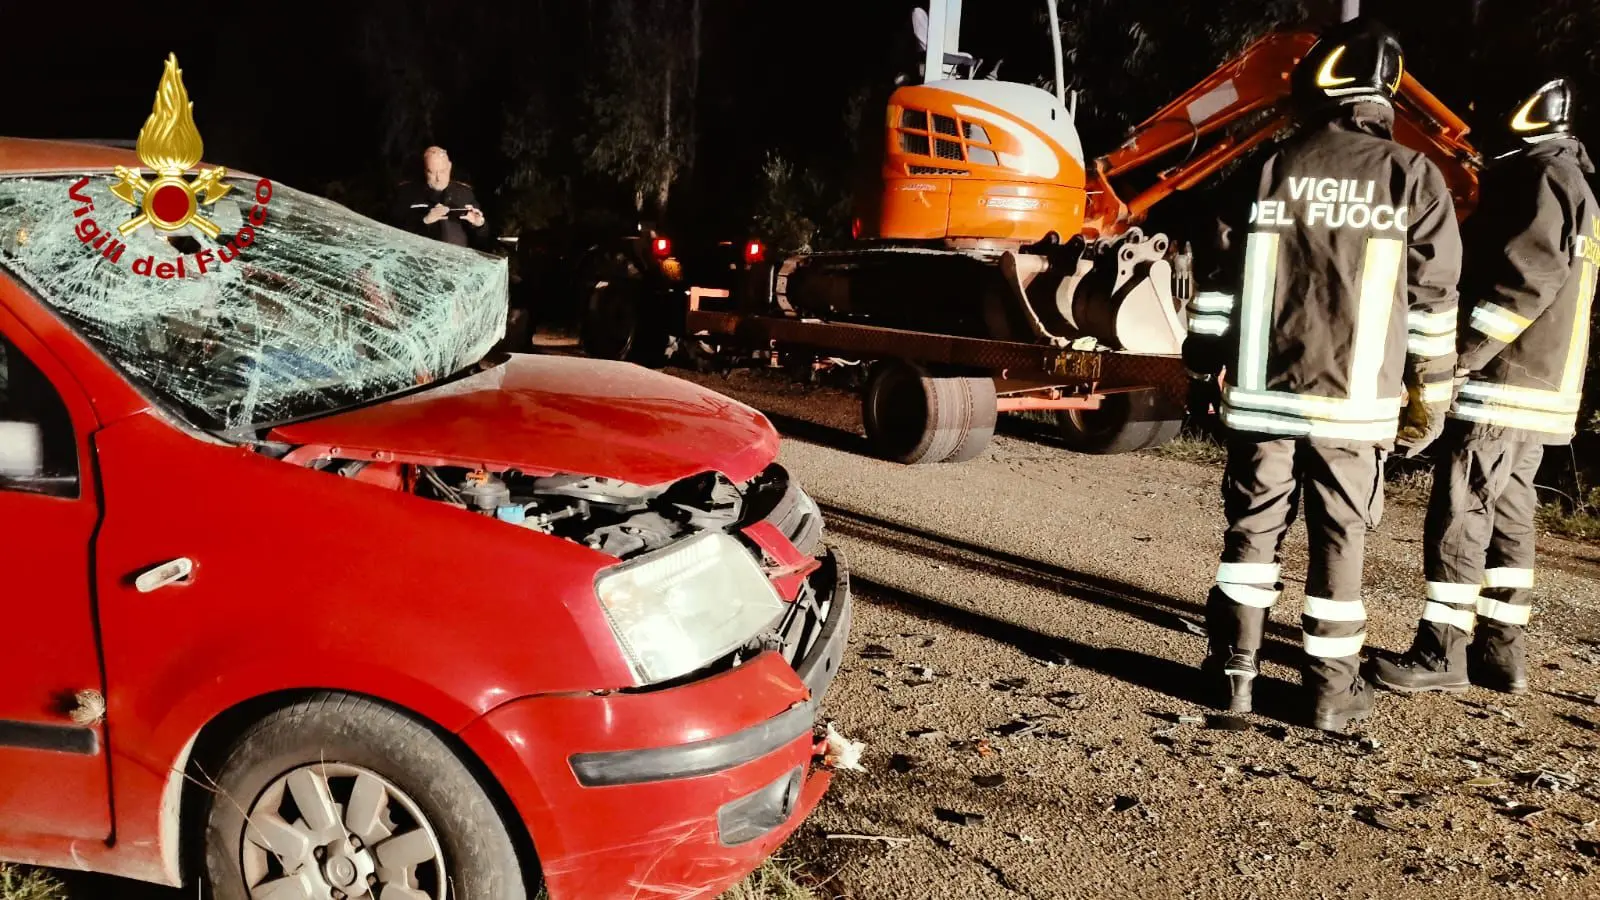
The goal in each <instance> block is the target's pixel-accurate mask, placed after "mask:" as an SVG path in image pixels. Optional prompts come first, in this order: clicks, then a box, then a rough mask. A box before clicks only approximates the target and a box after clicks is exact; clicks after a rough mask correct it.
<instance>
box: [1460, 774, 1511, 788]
mask: <svg viewBox="0 0 1600 900" xmlns="http://www.w3.org/2000/svg"><path fill="white" fill-rule="evenodd" d="M1505 783H1506V782H1505V779H1503V778H1496V777H1494V776H1493V775H1479V776H1478V777H1476V778H1468V779H1467V780H1466V781H1463V782H1462V784H1464V785H1466V786H1467V787H1475V788H1491V787H1502V786H1504V785H1505Z"/></svg>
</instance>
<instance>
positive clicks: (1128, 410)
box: [1056, 391, 1183, 455]
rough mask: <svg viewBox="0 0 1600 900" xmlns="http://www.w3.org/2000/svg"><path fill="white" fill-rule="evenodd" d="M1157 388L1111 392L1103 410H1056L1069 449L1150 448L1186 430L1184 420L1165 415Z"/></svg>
mask: <svg viewBox="0 0 1600 900" xmlns="http://www.w3.org/2000/svg"><path fill="white" fill-rule="evenodd" d="M1158 402H1159V401H1158V398H1157V397H1156V394H1155V392H1154V391H1131V392H1128V393H1123V394H1108V395H1106V397H1105V399H1104V400H1101V401H1100V408H1099V409H1085V410H1068V411H1064V412H1059V413H1056V428H1057V430H1058V432H1059V433H1060V435H1061V440H1062V442H1063V443H1065V444H1066V445H1067V449H1068V450H1072V451H1075V452H1077V453H1092V454H1097V455H1105V454H1112V453H1132V452H1133V451H1135V450H1149V449H1152V448H1155V447H1159V446H1161V445H1162V444H1165V443H1166V442H1167V441H1170V440H1172V439H1173V438H1175V437H1177V436H1178V432H1180V431H1182V430H1183V420H1182V419H1181V418H1178V419H1167V418H1162V417H1161V414H1160V412H1159V410H1158V407H1157V404H1158Z"/></svg>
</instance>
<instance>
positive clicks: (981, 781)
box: [972, 774, 1006, 788]
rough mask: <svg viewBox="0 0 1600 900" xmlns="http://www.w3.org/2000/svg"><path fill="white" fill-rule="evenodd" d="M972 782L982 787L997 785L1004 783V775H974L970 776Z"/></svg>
mask: <svg viewBox="0 0 1600 900" xmlns="http://www.w3.org/2000/svg"><path fill="white" fill-rule="evenodd" d="M972 783H973V784H975V785H977V786H978V787H982V788H992V787H999V786H1000V785H1002V784H1005V783H1006V777H1005V776H1004V775H1000V774H994V775H974V776H972Z"/></svg>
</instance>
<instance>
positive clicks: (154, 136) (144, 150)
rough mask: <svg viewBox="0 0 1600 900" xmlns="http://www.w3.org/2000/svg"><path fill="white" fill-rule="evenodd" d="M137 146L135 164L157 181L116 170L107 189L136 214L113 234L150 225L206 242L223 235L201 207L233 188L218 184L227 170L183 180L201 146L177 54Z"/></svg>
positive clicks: (165, 71) (163, 75)
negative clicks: (188, 231)
mask: <svg viewBox="0 0 1600 900" xmlns="http://www.w3.org/2000/svg"><path fill="white" fill-rule="evenodd" d="M136 147H137V150H138V153H139V161H140V162H142V163H144V164H145V165H146V166H148V167H149V168H150V169H153V170H154V171H155V176H156V177H155V179H154V180H153V181H150V180H146V179H145V177H144V175H142V174H141V173H140V170H138V169H133V170H129V169H127V168H126V167H123V166H117V167H116V169H115V172H116V175H117V182H116V183H115V184H113V185H112V186H111V193H112V194H114V195H116V197H117V199H119V200H121V201H123V202H124V203H127V204H128V205H129V206H133V207H135V208H137V209H138V210H139V213H138V215H135V216H134V217H133V218H131V219H129V220H128V221H126V222H123V223H122V224H121V225H119V226H117V230H118V231H119V232H121V233H123V234H131V233H133V232H134V231H136V230H138V229H139V228H142V227H143V226H145V225H150V226H152V227H154V228H157V229H160V230H161V231H177V230H178V229H180V228H183V227H184V226H185V225H193V226H194V227H195V228H196V229H197V230H199V231H200V232H202V233H203V234H205V235H206V236H207V237H209V238H215V237H217V235H219V234H221V233H222V229H221V228H218V227H217V224H216V223H215V222H212V221H211V220H210V219H208V218H206V217H205V216H204V215H202V214H201V212H200V208H201V207H202V206H210V205H211V204H213V203H216V202H217V201H218V200H220V199H222V197H223V195H225V194H227V193H228V191H229V190H231V187H230V186H229V185H226V184H223V183H222V179H223V178H225V177H227V174H228V170H227V169H224V168H222V167H220V166H218V167H217V168H215V169H203V170H201V172H200V174H198V175H196V176H195V178H194V180H193V181H191V180H189V179H188V178H187V177H185V176H186V175H187V174H188V171H189V169H190V168H192V167H193V166H194V165H195V164H196V163H198V162H200V156H201V153H202V147H203V145H202V144H201V142H200V130H199V129H198V128H195V127H194V103H193V102H191V101H190V100H189V92H188V91H187V90H185V89H184V86H183V70H182V69H179V68H178V57H177V54H173V53H169V54H167V64H166V67H165V68H164V69H163V70H162V72H161V85H160V86H159V87H157V88H156V102H155V107H154V108H153V109H152V110H151V111H150V118H148V119H146V120H145V123H144V127H143V128H141V129H139V143H138V144H137V145H136Z"/></svg>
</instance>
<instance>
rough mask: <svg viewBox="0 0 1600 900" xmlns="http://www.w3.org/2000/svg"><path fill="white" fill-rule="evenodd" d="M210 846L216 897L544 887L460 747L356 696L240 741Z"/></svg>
mask: <svg viewBox="0 0 1600 900" xmlns="http://www.w3.org/2000/svg"><path fill="white" fill-rule="evenodd" d="M318 784H320V785H321V786H320V787H317V785H318ZM380 791H381V792H382V795H381V797H379V796H378V792H380ZM362 798H365V799H362ZM302 803H305V804H306V807H302V806H301V805H300V804H302ZM318 805H320V806H321V808H322V812H320V813H318V812H316V811H315V809H314V808H315V807H316V806H318ZM308 809H309V810H310V811H308ZM329 810H331V813H330V812H329ZM296 816H298V818H296ZM247 817H248V818H247ZM273 817H275V818H273ZM247 825H248V827H249V829H251V832H252V835H253V836H252V837H251V838H249V839H247V837H246V831H247ZM280 826H282V828H280ZM361 831H365V832H366V834H367V839H366V840H361V839H360V838H359V833H360V832H361ZM335 833H337V835H338V836H337V837H332V838H331V839H330V841H329V842H328V843H327V844H322V843H320V842H321V840H322V838H323V837H327V836H330V835H333V834H335ZM269 834H270V835H271V836H270V837H269V836H268V835H269ZM352 834H354V835H357V838H356V839H355V840H352V839H351V837H350V836H351V835H352ZM204 841H205V866H206V873H207V876H208V877H209V881H210V887H211V896H212V897H214V898H215V900H260V898H261V897H262V896H264V895H266V894H268V892H269V889H267V888H265V887H264V886H266V885H270V884H271V883H272V882H273V881H275V880H277V879H282V878H285V877H293V878H295V879H296V880H297V881H300V882H302V883H305V884H307V885H310V886H311V888H312V890H310V891H309V892H308V893H310V895H312V896H319V895H318V894H316V893H315V890H316V889H321V888H328V887H332V886H334V885H335V884H336V883H338V885H339V886H340V887H341V891H342V892H343V893H344V894H345V895H346V896H352V897H362V896H369V895H371V896H379V897H382V896H388V895H389V894H390V893H392V894H394V895H395V896H405V897H429V898H435V897H442V896H444V894H445V888H444V886H448V895H449V896H450V897H452V898H454V897H474V898H479V897H481V898H487V900H527V898H529V897H530V896H532V895H533V894H534V893H535V892H536V891H537V889H538V887H539V880H538V878H537V876H530V875H525V874H524V870H523V866H522V860H521V859H520V857H519V854H518V852H517V844H516V841H515V840H514V839H513V838H512V835H511V832H510V830H509V829H508V828H507V825H506V821H505V819H504V818H503V817H502V815H501V812H500V809H499V806H498V805H497V804H496V803H495V801H494V799H493V798H492V797H491V796H490V794H489V792H488V791H486V790H485V789H484V786H483V785H482V784H481V783H480V782H479V781H478V779H477V778H476V777H475V776H474V775H473V773H472V771H471V770H470V769H469V768H468V767H467V765H466V764H465V763H464V762H463V761H462V759H461V758H460V757H459V756H458V755H457V754H456V753H455V752H454V751H453V750H452V749H451V748H450V746H449V745H447V744H446V743H445V741H444V740H443V739H442V738H441V737H440V736H439V735H438V734H436V733H435V732H434V731H433V730H432V729H430V728H428V727H427V726H426V725H424V724H423V723H422V722H420V721H418V720H417V719H414V718H412V717H411V716H409V715H407V714H405V713H403V712H401V711H399V710H396V709H393V708H390V707H387V706H384V705H381V704H378V703H375V702H373V701H370V700H366V699H364V698H360V697H354V696H350V695H346V694H336V693H323V694H319V695H316V696H314V697H311V698H309V699H307V700H303V701H301V702H298V703H295V704H293V705H290V706H287V707H284V708H283V709H279V710H277V711H275V712H273V713H271V714H269V715H267V716H265V717H264V718H262V719H261V720H260V721H258V722H256V723H255V724H253V725H251V726H250V727H249V728H247V729H246V730H245V731H244V732H243V733H242V734H241V735H240V736H239V737H238V739H237V740H236V741H234V743H233V744H232V746H231V748H230V749H229V750H228V751H227V754H226V756H225V758H224V761H223V762H222V764H221V767H220V769H219V770H218V774H217V777H216V781H215V790H214V791H213V792H212V796H211V802H210V808H209V810H208V812H207V817H206V828H205V838H204ZM278 851H285V852H284V853H280V852H278ZM425 853H431V854H433V856H432V858H431V859H429V860H425V861H423V862H418V863H413V864H411V865H409V866H407V865H402V864H403V863H407V862H410V861H411V860H415V859H417V858H419V857H422V856H423V855H424V854H425ZM363 854H364V856H363ZM286 859H287V860H288V861H287V862H286V861H285V860H286ZM291 868H292V871H293V873H294V874H293V875H292V876H291V875H289V874H288V873H290V871H291ZM380 875H381V876H382V877H380ZM403 882H408V883H404V884H402V883H403ZM390 884H400V885H402V886H404V887H409V888H411V889H412V890H413V891H417V893H405V892H401V891H385V890H384V889H385V888H386V887H387V886H388V885H390ZM345 887H351V888H354V889H353V890H344V889H343V888H345ZM283 896H286V897H297V896H300V894H297V893H292V892H289V891H285V892H284V894H283ZM320 896H329V894H328V893H322V894H320ZM333 896H337V895H333Z"/></svg>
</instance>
